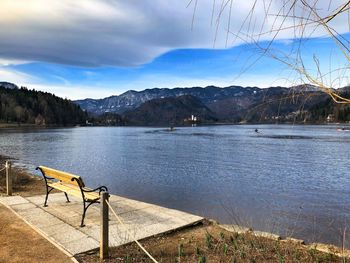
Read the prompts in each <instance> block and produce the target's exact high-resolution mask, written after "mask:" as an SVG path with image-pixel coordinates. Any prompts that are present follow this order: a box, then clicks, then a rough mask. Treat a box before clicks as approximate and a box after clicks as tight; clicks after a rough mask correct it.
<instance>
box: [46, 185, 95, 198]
mask: <svg viewBox="0 0 350 263" xmlns="http://www.w3.org/2000/svg"><path fill="white" fill-rule="evenodd" d="M47 185H48V186H50V187H52V188H55V189H57V190H60V191H62V192H66V193H67V194H69V195H73V196H76V197H82V195H81V191H80V189H79V187H78V186H75V185H72V184H68V183H63V182H55V183H48V184H47ZM84 189H86V190H90V189H88V188H84ZM84 196H85V200H86V201H95V200H98V199H100V196H99V194H98V193H96V192H91V193H87V192H84Z"/></svg>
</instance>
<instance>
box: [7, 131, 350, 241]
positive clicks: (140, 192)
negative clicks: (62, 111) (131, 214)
mask: <svg viewBox="0 0 350 263" xmlns="http://www.w3.org/2000/svg"><path fill="white" fill-rule="evenodd" d="M255 128H258V129H259V133H256V132H255V131H254V129H255ZM0 154H2V155H7V156H12V157H14V158H16V159H17V160H18V161H17V163H20V164H22V165H25V166H26V167H27V168H29V169H30V170H31V171H32V172H34V167H35V166H37V165H46V166H49V167H54V168H57V169H61V170H64V171H68V172H71V173H76V174H78V175H81V176H82V177H83V179H84V180H85V181H86V184H87V185H88V186H90V187H94V186H99V185H106V186H108V188H109V189H110V192H111V193H113V194H118V195H122V196H126V197H130V198H133V199H138V200H142V201H145V202H150V203H155V204H159V205H162V206H166V207H170V208H175V209H179V210H183V211H188V212H191V213H195V214H198V215H203V216H206V217H209V218H214V219H216V220H218V221H219V222H222V223H236V224H242V225H246V226H252V227H253V228H255V229H260V230H265V231H271V232H275V233H280V234H282V235H292V236H294V237H299V238H303V239H306V240H308V241H321V242H331V243H334V244H337V245H340V244H341V239H342V235H341V233H342V232H343V230H344V227H349V219H350V202H349V198H350V170H349V168H350V162H349V157H350V132H346V131H342V132H341V131H337V130H336V126H299V125H296V126H292V125H254V126H251V125H240V126H210V127H186V128H178V129H177V130H176V131H174V132H168V131H166V129H164V128H134V127H96V128H95V127H85V128H83V127H82V128H68V129H38V130H29V129H26V130H20V129H14V130H11V129H3V130H0ZM347 239H349V238H347ZM349 243H350V242H349ZM346 246H347V247H349V244H346Z"/></svg>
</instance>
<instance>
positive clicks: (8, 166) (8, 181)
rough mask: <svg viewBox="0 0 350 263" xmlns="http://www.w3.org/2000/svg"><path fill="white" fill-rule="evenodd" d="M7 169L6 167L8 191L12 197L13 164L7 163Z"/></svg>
mask: <svg viewBox="0 0 350 263" xmlns="http://www.w3.org/2000/svg"><path fill="white" fill-rule="evenodd" d="M5 167H6V190H7V195H12V177H11V173H10V169H11V163H10V162H9V161H6V163H5Z"/></svg>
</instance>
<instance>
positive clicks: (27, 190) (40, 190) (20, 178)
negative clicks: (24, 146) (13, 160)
mask: <svg viewBox="0 0 350 263" xmlns="http://www.w3.org/2000/svg"><path fill="white" fill-rule="evenodd" d="M8 159H9V158H5V157H3V156H0V168H2V167H3V166H4V164H5V160H8ZM0 170H1V169H0ZM11 176H12V178H13V195H21V196H33V195H41V194H45V193H46V189H45V183H44V181H43V179H42V178H40V177H38V176H33V175H31V174H30V173H28V172H27V171H26V170H25V169H21V168H17V167H12V168H11ZM5 194H6V175H5V171H2V172H0V196H1V195H5Z"/></svg>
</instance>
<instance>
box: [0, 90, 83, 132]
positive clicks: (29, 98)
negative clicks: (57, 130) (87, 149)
mask: <svg viewBox="0 0 350 263" xmlns="http://www.w3.org/2000/svg"><path fill="white" fill-rule="evenodd" d="M86 118H87V114H86V113H85V112H84V111H83V110H81V108H80V106H78V105H76V104H74V103H72V102H71V101H70V100H67V99H62V98H59V97H57V96H55V95H53V94H51V93H47V92H41V91H35V90H29V89H27V88H24V87H22V88H11V89H9V88H8V87H6V86H2V85H1V84H0V122H2V123H14V122H15V123H19V124H20V123H25V124H37V125H63V126H65V125H76V124H82V123H85V120H86Z"/></svg>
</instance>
